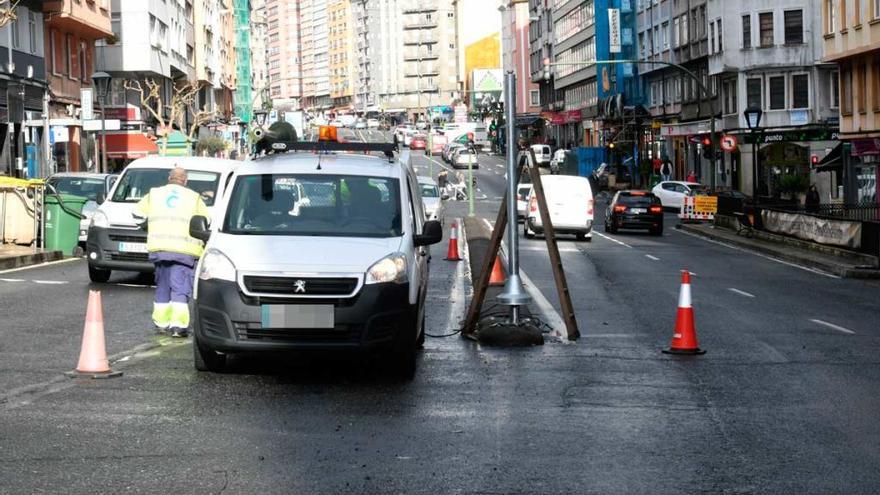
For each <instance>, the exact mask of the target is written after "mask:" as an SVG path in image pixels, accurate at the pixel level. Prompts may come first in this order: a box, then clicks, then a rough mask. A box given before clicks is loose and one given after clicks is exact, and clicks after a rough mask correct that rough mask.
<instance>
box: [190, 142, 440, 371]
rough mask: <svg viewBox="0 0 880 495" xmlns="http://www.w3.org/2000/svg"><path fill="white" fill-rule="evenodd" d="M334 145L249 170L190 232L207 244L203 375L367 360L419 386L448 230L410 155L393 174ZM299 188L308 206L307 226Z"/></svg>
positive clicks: (200, 295) (199, 295) (201, 273)
mask: <svg viewBox="0 0 880 495" xmlns="http://www.w3.org/2000/svg"><path fill="white" fill-rule="evenodd" d="M333 145H334V143H332V142H325V146H324V148H323V149H324V150H323V151H321V152H298V153H297V152H287V153H281V154H270V155H269V156H266V157H262V158H258V159H256V160H254V161H250V162H245V163H244V164H242V165H241V167H240V168H239V169H238V170H236V172H235V175H234V176H233V177H232V179H231V180H230V186H229V188H230V193H229V194H228V196H227V197H226V198H224V200H223V201H222V202H221V204H220V207H219V211H218V212H217V214H216V220H215V221H214V222H213V223H212V224H211V225H210V227H209V226H208V225H207V221H206V220H205V219H203V218H200V217H196V218H195V219H194V220H193V222H192V223H191V228H190V232H191V234H192V235H193V237H196V238H198V239H202V240H205V241H206V242H207V245H206V248H205V255H204V256H202V258H201V259H200V260H199V264H198V266H197V267H196V277H195V282H196V286H195V292H194V295H193V306H194V311H193V322H194V332H193V346H192V347H193V357H194V365H195V368H196V369H197V370H199V371H222V370H223V369H224V368H225V366H226V362H227V357H228V356H229V355H234V354H236V353H278V352H297V351H300V352H321V351H323V352H338V353H351V352H358V353H361V354H364V353H370V354H377V355H379V356H381V358H382V359H383V360H385V361H386V362H387V363H389V364H390V365H391V367H392V369H393V370H394V371H395V372H397V373H399V374H400V375H401V376H402V377H404V378H411V377H412V375H413V373H414V372H415V368H416V363H417V359H416V358H417V352H418V348H419V347H420V345H421V344H422V343H423V341H424V335H425V313H426V297H427V293H428V277H429V269H430V264H429V261H430V256H428V255H427V254H428V249H429V246H430V245H432V244H436V243H438V242H439V241H440V240H441V239H442V235H443V233H442V227H441V225H440V223H439V222H437V221H432V220H425V213H424V211H423V207H422V201H421V198H420V197H419V196H420V194H419V189H418V188H417V187H416V184H417V183H418V182H417V178H416V174H415V171H414V170H413V167H412V164H411V163H410V160H409V154H407V153H404V154H403V155H402V156H401V157H400V158H394V159H392V160H393V161H392V163H389V160H388V159H387V158H385V157H378V156H370V155H364V154H345V153H344V150H343V149H342V148H340V149H339V151H340V153H335V152H334V148H333ZM372 146H375V147H377V150H379V151H387V150H384V149H380V147H382V146H384V144H373V145H372ZM318 164H322V165H324V167H323V170H319V171H318V172H316V165H318ZM294 183H301V184H302V185H303V188H304V190H305V191H306V194H308V196H309V199H310V203H309V206H308V207H303V208H301V210H300V211H299V214H298V215H294V214H293V212H292V211H291V205H292V204H293V200H294V198H293V196H292V195H291V194H290V193H289V191H288V189H289V187H290V185H291V184H294ZM339 191H347V193H346V194H345V195H340V194H339Z"/></svg>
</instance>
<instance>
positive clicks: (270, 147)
mask: <svg viewBox="0 0 880 495" xmlns="http://www.w3.org/2000/svg"><path fill="white" fill-rule="evenodd" d="M261 141H265V142H261V143H259V144H260V145H262V146H263V149H264V150H265V151H266V152H274V153H283V152H286V151H311V152H315V153H317V152H322V151H324V152H329V151H353V152H362V153H367V152H382V153H384V154H385V156H386V157H388V159H393V158H394V152H395V151H397V146H395V145H394V143H340V142H336V141H273V140H261Z"/></svg>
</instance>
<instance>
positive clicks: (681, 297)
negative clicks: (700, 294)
mask: <svg viewBox="0 0 880 495" xmlns="http://www.w3.org/2000/svg"><path fill="white" fill-rule="evenodd" d="M678 307H679V308H690V307H691V284H681V291H680V292H679V293H678Z"/></svg>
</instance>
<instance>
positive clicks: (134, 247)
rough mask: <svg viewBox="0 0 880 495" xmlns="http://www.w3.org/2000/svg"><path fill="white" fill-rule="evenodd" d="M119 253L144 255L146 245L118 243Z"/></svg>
mask: <svg viewBox="0 0 880 495" xmlns="http://www.w3.org/2000/svg"><path fill="white" fill-rule="evenodd" d="M119 251H120V252H125V253H146V252H147V245H146V244H144V243H142V242H120V243H119Z"/></svg>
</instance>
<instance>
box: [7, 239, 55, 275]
mask: <svg viewBox="0 0 880 495" xmlns="http://www.w3.org/2000/svg"><path fill="white" fill-rule="evenodd" d="M62 258H64V255H63V254H62V252H61V251H43V250H41V249H38V250H34V248H33V247H30V246H18V245H15V244H2V245H0V270H11V269H13V268H21V267H24V266H30V265H39V264H40V263H46V262H49V261H57V260H60V259H62Z"/></svg>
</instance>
